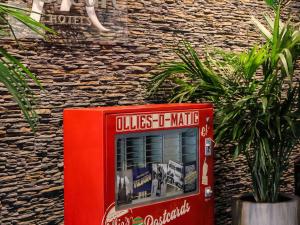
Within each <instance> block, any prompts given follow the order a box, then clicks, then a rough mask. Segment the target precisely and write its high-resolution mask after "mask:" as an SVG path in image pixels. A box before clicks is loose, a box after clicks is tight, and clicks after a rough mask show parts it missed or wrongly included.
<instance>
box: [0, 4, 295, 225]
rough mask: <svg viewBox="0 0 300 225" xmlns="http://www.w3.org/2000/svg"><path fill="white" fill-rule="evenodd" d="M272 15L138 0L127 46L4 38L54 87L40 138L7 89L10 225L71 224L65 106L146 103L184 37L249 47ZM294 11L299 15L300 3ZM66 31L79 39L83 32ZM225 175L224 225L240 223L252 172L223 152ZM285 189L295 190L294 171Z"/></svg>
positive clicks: (0, 138) (3, 164)
mask: <svg viewBox="0 0 300 225" xmlns="http://www.w3.org/2000/svg"><path fill="white" fill-rule="evenodd" d="M78 10H79V9H78ZM265 10H266V7H265V5H264V3H263V1H258V0H254V1H250V0H243V1H238V0H224V1H214V0H206V1H204V0H167V1H164V0H150V1H149V0H139V1H134V0H128V21H127V24H128V37H127V41H123V42H114V41H104V42H103V41H101V40H99V39H93V38H88V39H83V38H78V39H77V40H76V41H75V40H69V39H64V40H61V39H59V38H57V39H55V40H54V41H52V42H44V41H40V40H24V41H22V42H21V47H18V46H17V45H16V43H14V42H13V41H10V40H1V45H2V46H5V48H7V49H9V51H10V52H12V53H14V54H15V55H16V56H17V57H18V58H20V59H21V60H22V61H23V62H24V63H25V64H27V65H28V66H29V67H30V68H31V70H32V71H33V72H35V73H36V74H37V75H38V77H39V79H40V80H41V82H42V84H43V86H44V88H45V90H44V91H43V92H41V93H40V94H39V96H38V100H39V102H38V106H37V108H38V112H39V114H40V116H41V118H40V124H39V127H38V131H37V132H36V134H32V133H31V132H30V129H29V128H28V125H27V124H26V123H25V122H24V120H23V119H22V116H21V114H20V111H19V110H18V108H17V107H16V104H15V103H14V102H13V101H12V100H11V97H10V96H9V95H8V93H7V92H6V90H5V89H4V88H3V87H2V86H1V87H0V94H1V98H0V103H1V105H0V224H4V225H10V224H39V225H41V224H62V223H63V219H64V218H63V147H62V144H63V138H62V126H63V124H62V112H63V109H64V108H68V107H93V106H104V105H128V104H143V103H145V102H147V100H145V99H146V95H145V94H146V86H147V84H148V81H149V77H150V76H151V73H152V71H153V70H154V69H155V66H156V65H157V64H158V63H160V62H163V61H167V60H170V59H173V58H174V57H175V56H174V54H173V53H172V51H171V50H170V47H172V46H174V45H176V43H177V40H180V39H182V38H185V39H188V40H190V41H192V43H193V44H194V45H195V46H197V48H199V49H200V48H203V47H207V46H214V47H222V48H225V49H235V50H241V49H245V48H246V47H247V46H249V45H250V44H251V43H253V42H255V41H258V40H260V36H259V34H258V33H257V32H256V30H254V29H253V26H251V25H250V23H249V19H250V15H259V17H261V14H262V12H265ZM287 11H288V12H292V14H293V15H294V16H296V17H298V18H299V12H300V4H299V2H297V1H294V3H293V5H292V6H291V7H289V8H288V9H287ZM63 31H64V32H65V34H76V29H74V28H68V27H65V28H64V29H63ZM68 32H69V33H68ZM79 32H80V31H79ZM78 36H80V34H79V35H78ZM64 37H66V35H65V36H64ZM36 93H37V94H38V93H39V92H38V90H36ZM163 98H164V96H162V99H163ZM159 101H161V100H159ZM156 102H157V100H156ZM299 151H300V149H299V148H298V149H295V153H294V154H293V159H294V158H295V157H296V156H297V155H299ZM293 159H292V162H293ZM215 175H216V188H215V194H216V224H218V225H225V224H230V223H231V216H230V205H231V198H232V196H233V195H236V194H239V193H242V192H247V191H249V188H250V185H249V183H250V178H249V176H248V175H247V167H246V164H245V162H244V160H243V159H242V158H239V159H237V160H236V161H235V162H233V161H232V159H231V155H230V152H229V151H228V150H225V149H224V148H219V149H216V168H215ZM284 191H287V192H293V166H292V164H291V167H290V169H289V171H287V173H286V174H285V188H284Z"/></svg>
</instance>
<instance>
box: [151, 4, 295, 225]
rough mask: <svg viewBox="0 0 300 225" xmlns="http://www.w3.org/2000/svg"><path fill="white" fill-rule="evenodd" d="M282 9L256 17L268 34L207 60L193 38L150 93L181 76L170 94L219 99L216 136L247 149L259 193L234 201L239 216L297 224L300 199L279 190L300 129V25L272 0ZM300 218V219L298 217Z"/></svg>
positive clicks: (265, 224)
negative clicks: (299, 67)
mask: <svg viewBox="0 0 300 225" xmlns="http://www.w3.org/2000/svg"><path fill="white" fill-rule="evenodd" d="M266 3H267V4H268V5H269V6H270V7H272V9H273V10H274V14H275V17H274V18H273V17H270V16H265V19H266V21H265V23H264V24H265V25H263V23H261V22H259V20H257V19H256V18H252V19H251V20H252V21H253V23H254V24H255V25H256V26H257V28H258V29H259V31H260V32H261V33H262V35H263V37H264V38H265V43H264V44H257V45H256V46H254V47H252V48H250V49H249V50H247V51H246V52H242V53H234V52H224V51H221V50H215V51H212V52H210V53H207V54H206V57H205V58H204V59H203V60H201V59H200V57H199V55H198V54H197V52H196V51H195V49H194V48H193V47H192V46H191V44H190V43H187V42H183V43H182V44H181V45H180V47H178V49H176V50H175V52H176V54H177V56H178V58H179V60H178V61H174V62H169V63H165V64H163V65H162V67H161V70H160V72H159V73H158V74H156V75H155V76H154V77H153V78H152V83H151V89H150V92H151V93H155V92H157V90H159V88H160V87H161V86H162V85H163V84H164V83H165V82H166V80H171V81H172V82H173V83H174V84H175V88H174V89H173V93H172V96H171V101H178V102H185V101H193V102H196V101H199V100H206V101H210V102H212V103H214V105H215V110H216V111H215V127H216V142H217V143H222V144H225V143H228V142H229V143H231V144H232V145H233V146H234V149H233V152H234V157H237V156H239V155H240V154H242V155H244V156H245V158H246V161H247V163H248V168H249V173H250V174H251V178H252V193H251V194H250V195H247V196H242V197H241V198H239V200H238V201H237V202H236V203H235V204H234V208H233V214H234V215H233V224H236V225H237V224H238V225H257V224H260V225H285V224H289V225H297V224H298V221H297V201H296V200H295V199H293V197H288V196H285V195H283V194H281V193H280V187H281V181H282V176H283V173H284V171H286V170H287V168H288V163H289V158H290V155H291V152H292V150H293V148H294V147H295V145H296V144H297V143H298V141H299V136H300V130H299V128H300V87H299V80H298V81H297V80H296V79H295V74H294V69H295V65H296V62H297V59H298V58H299V55H300V29H299V25H297V24H293V23H292V22H291V21H290V20H289V21H287V22H285V23H284V22H283V21H281V19H280V16H281V11H282V9H283V7H284V6H285V5H286V4H287V1H282V0H281V1H280V0H266ZM299 223H300V221H299Z"/></svg>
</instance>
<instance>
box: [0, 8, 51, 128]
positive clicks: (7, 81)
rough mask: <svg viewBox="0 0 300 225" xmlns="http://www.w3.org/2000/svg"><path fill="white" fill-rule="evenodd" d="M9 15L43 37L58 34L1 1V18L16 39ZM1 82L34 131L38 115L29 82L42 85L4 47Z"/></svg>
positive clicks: (1, 57) (25, 13) (0, 49)
mask: <svg viewBox="0 0 300 225" xmlns="http://www.w3.org/2000/svg"><path fill="white" fill-rule="evenodd" d="M9 16H10V17H13V18H14V19H16V20H17V21H19V22H21V23H22V24H24V25H25V26H27V27H28V28H29V29H30V30H32V31H33V32H35V33H37V34H38V35H41V36H42V37H47V36H46V33H45V32H48V33H51V34H56V33H55V32H54V31H53V30H52V29H50V28H48V27H46V26H45V25H43V24H41V23H39V22H37V21H35V20H33V19H32V18H30V17H29V16H28V15H27V12H26V11H25V10H23V9H19V8H17V7H13V6H9V5H7V4H4V3H0V20H1V22H2V23H4V25H7V27H8V28H9V30H10V31H11V32H12V34H13V36H14V37H15V39H16V36H15V34H14V30H13V27H12V25H11V24H10V23H9V20H8V19H7V17H9ZM1 31H2V34H4V33H5V30H1ZM0 82H1V83H2V84H3V85H4V86H5V87H6V88H7V90H8V91H9V93H10V94H11V95H12V96H13V98H14V100H15V101H16V103H17V104H18V106H19V107H20V109H21V111H22V112H23V115H24V117H25V119H26V120H27V122H28V123H29V125H30V127H31V128H32V130H33V131H34V130H35V128H36V125H37V121H38V115H37V113H36V112H35V110H34V102H35V101H34V93H33V91H32V89H31V87H30V85H29V82H32V83H33V84H34V85H37V86H38V87H39V88H42V85H41V83H40V82H39V81H38V79H37V77H36V76H35V75H34V74H32V73H31V72H30V70H29V69H28V68H27V67H26V66H24V65H23V64H22V63H21V62H20V61H19V60H17V59H16V58H15V57H14V56H12V55H11V54H9V53H8V52H7V51H6V50H5V49H3V48H2V47H0Z"/></svg>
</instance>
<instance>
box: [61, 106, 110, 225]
mask: <svg viewBox="0 0 300 225" xmlns="http://www.w3.org/2000/svg"><path fill="white" fill-rule="evenodd" d="M102 115H103V113H102V112H101V111H89V110H65V111H64V184H65V186H64V198H65V224H66V225H88V224H90V225H93V224H99V221H101V218H102V217H103V214H104V208H103V203H104V197H103V196H104V183H103V172H104V168H103V165H104V163H103V154H102V153H103V152H104V151H103V133H102V130H103V117H102Z"/></svg>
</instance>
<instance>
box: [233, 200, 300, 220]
mask: <svg viewBox="0 0 300 225" xmlns="http://www.w3.org/2000/svg"><path fill="white" fill-rule="evenodd" d="M252 199H253V197H251V195H242V196H239V197H238V198H236V199H235V200H234V202H233V207H232V221H233V222H232V224H233V225H299V224H300V221H298V201H299V199H298V197H296V196H288V195H281V196H280V199H281V201H280V202H278V203H256V202H255V201H253V200H252Z"/></svg>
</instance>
